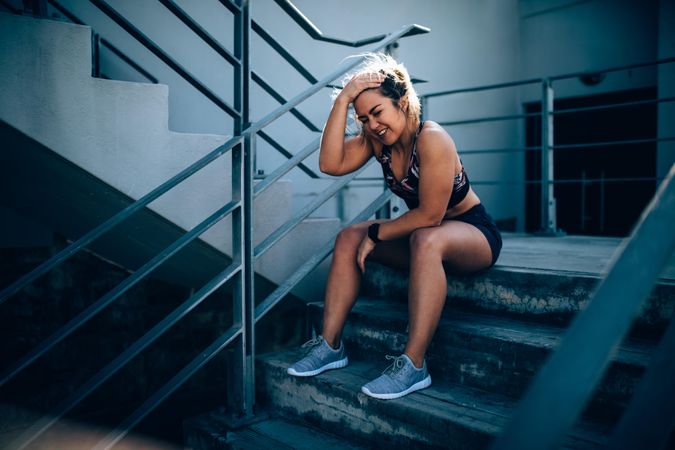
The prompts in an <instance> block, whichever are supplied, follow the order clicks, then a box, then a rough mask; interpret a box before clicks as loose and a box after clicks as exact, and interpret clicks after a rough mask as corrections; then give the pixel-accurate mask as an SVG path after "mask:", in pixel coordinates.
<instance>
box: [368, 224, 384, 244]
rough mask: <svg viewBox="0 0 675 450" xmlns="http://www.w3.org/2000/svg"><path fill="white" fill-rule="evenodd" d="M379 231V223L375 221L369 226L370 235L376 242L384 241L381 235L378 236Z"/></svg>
mask: <svg viewBox="0 0 675 450" xmlns="http://www.w3.org/2000/svg"><path fill="white" fill-rule="evenodd" d="M379 232H380V224H379V223H374V224H372V225H370V226H369V227H368V237H369V238H370V239H371V240H372V241H373V242H374V243H376V244H377V243H378V242H382V240H381V239H380V238H379V237H377V235H378V234H379Z"/></svg>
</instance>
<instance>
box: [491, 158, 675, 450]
mask: <svg viewBox="0 0 675 450" xmlns="http://www.w3.org/2000/svg"><path fill="white" fill-rule="evenodd" d="M673 177H675V164H674V165H673V166H671V168H670V171H669V173H668V175H667V177H666V179H665V180H664V182H663V183H661V186H660V187H659V189H658V191H657V192H656V194H655V195H654V197H653V198H652V200H651V202H650V203H649V205H648V206H647V207H646V208H645V210H644V211H643V213H642V215H641V217H640V220H639V221H638V224H637V225H636V226H635V228H634V229H633V232H632V233H631V235H630V237H628V238H626V239H624V240H623V241H622V242H621V245H620V246H619V248H617V250H616V252H615V253H614V256H613V257H612V260H611V261H610V263H609V265H608V270H607V275H606V276H605V277H604V279H603V280H602V281H601V282H600V284H599V285H598V287H597V288H596V290H595V291H594V293H593V295H592V297H591V300H590V302H589V303H588V305H587V306H586V308H584V310H583V311H581V312H580V313H579V314H578V315H577V316H576V318H575V320H574V321H573V322H572V325H571V326H570V327H569V328H568V330H567V331H566V332H565V334H564V336H563V338H562V340H561V342H560V344H559V345H558V347H557V348H556V350H555V352H554V353H553V354H552V355H551V356H550V357H549V358H548V360H547V361H546V363H545V365H544V366H543V368H542V369H541V370H540V371H539V373H538V374H537V376H536V378H535V379H534V380H533V382H532V383H531V385H530V387H529V388H528V391H527V393H526V394H525V396H524V398H523V399H522V400H521V401H520V403H519V405H518V406H517V408H516V410H515V413H514V416H513V418H512V419H511V421H510V423H509V424H507V426H506V427H505V429H504V432H503V433H502V434H501V435H500V436H498V437H497V439H496V441H495V442H494V444H493V446H492V449H493V450H506V449H519V450H534V449H542V448H547V449H548V448H558V447H559V446H560V445H561V443H562V441H563V439H564V437H565V435H566V434H567V432H568V430H569V429H570V428H571V427H572V425H573V424H574V422H575V421H576V420H577V418H578V417H579V414H581V412H582V411H583V409H584V406H585V405H586V404H587V401H588V399H589V398H590V397H591V395H592V394H593V391H594V389H595V386H596V385H597V383H598V382H600V380H601V379H602V376H603V374H604V373H605V371H606V369H607V366H608V365H609V362H610V360H611V356H612V354H613V353H614V351H615V350H616V348H617V346H618V345H619V344H620V343H621V341H622V339H623V338H624V336H625V335H626V333H627V332H628V330H629V329H630V326H631V324H632V323H633V321H634V319H635V317H636V316H637V315H638V312H639V309H640V305H642V304H643V303H644V300H645V299H646V298H647V297H648V296H649V293H650V291H651V290H652V287H653V285H654V281H655V280H656V278H657V277H658V276H659V274H660V273H661V271H662V270H663V268H664V267H665V266H666V264H667V263H668V260H669V259H670V257H671V256H672V254H673V250H675V233H673V225H674V224H675V182H674V181H675V180H673ZM657 236H658V239H657V240H655V239H654V238H655V237H657ZM657 241H658V242H657ZM589 336H592V339H589ZM543 412H545V413H543Z"/></svg>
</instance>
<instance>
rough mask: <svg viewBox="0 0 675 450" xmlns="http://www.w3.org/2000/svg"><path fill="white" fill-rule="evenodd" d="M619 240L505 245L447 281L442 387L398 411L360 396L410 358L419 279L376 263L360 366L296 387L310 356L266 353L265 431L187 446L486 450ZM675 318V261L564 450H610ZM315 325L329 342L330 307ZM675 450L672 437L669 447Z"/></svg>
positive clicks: (357, 326) (203, 428) (353, 340)
mask: <svg viewBox="0 0 675 450" xmlns="http://www.w3.org/2000/svg"><path fill="white" fill-rule="evenodd" d="M619 243H620V240H619V239H614V238H587V237H573V236H570V237H560V238H538V237H529V236H521V235H515V234H507V235H505V239H504V249H503V251H502V256H501V257H500V261H499V262H498V264H497V265H496V266H495V267H494V268H493V269H491V270H489V271H487V272H484V273H481V274H477V275H473V276H462V277H451V276H449V277H448V286H449V293H448V300H447V303H446V306H445V310H444V313H443V316H442V319H441V322H440V324H439V327H438V330H437V332H436V335H435V337H434V340H433V341H432V344H431V347H430V349H429V351H428V354H427V364H428V367H429V371H430V374H431V376H432V380H433V384H432V386H431V387H430V388H428V389H425V390H422V391H418V392H416V393H413V394H410V395H408V396H406V397H403V398H401V399H396V400H388V401H382V400H376V399H373V398H370V397H368V396H366V395H365V394H362V393H361V386H362V385H363V384H365V383H366V382H368V381H370V380H371V379H373V378H375V377H377V376H379V374H380V373H381V371H382V370H383V369H384V368H385V367H386V366H387V364H388V363H387V361H385V359H384V355H387V354H389V355H399V354H400V353H402V352H403V349H404V347H405V343H406V340H407V332H406V331H407V322H408V319H407V317H408V315H407V314H408V312H407V305H406V297H407V286H406V284H407V274H406V273H405V272H402V271H397V270H393V269H389V268H386V267H384V266H380V265H378V264H369V265H368V266H367V269H366V276H365V279H364V283H363V287H362V292H361V296H360V297H359V299H358V300H357V302H356V304H355V306H354V308H353V310H352V312H351V314H350V316H349V318H348V321H347V324H346V326H345V329H344V333H343V340H344V342H345V344H346V346H347V350H348V355H349V358H350V364H349V366H347V367H346V368H344V369H340V370H333V371H328V372H325V373H323V374H321V375H319V376H316V377H310V378H296V377H292V376H289V375H288V374H287V373H286V369H287V367H288V366H289V365H290V364H291V363H292V362H294V361H296V360H297V359H299V358H300V357H302V354H303V351H302V350H300V349H297V348H294V349H290V350H288V351H285V352H275V353H268V354H264V355H259V356H258V358H257V365H256V368H257V376H258V377H259V378H260V381H259V383H258V397H257V398H258V401H259V402H260V407H261V409H262V410H264V411H265V412H267V413H268V414H269V415H270V416H271V419H270V420H269V422H270V424H268V426H267V428H263V427H262V426H260V425H256V426H252V427H250V428H248V429H245V430H243V431H242V430H240V431H236V430H228V429H227V427H226V426H225V425H223V424H222V422H219V420H218V417H219V415H218V414H217V413H213V414H211V415H206V416H201V417H199V418H196V419H193V420H191V421H189V422H188V423H186V443H187V444H188V447H189V448H192V449H195V450H196V449H200V450H201V449H220V448H256V445H260V443H261V442H268V444H269V443H270V442H275V440H276V442H277V443H278V444H279V445H281V444H282V442H283V441H282V440H281V437H280V436H281V435H283V433H282V434H280V433H279V431H275V430H277V429H278V428H283V427H285V426H286V425H283V426H276V427H275V426H273V425H272V424H274V423H278V422H279V421H282V423H283V421H286V423H292V424H294V426H296V427H297V426H298V425H299V424H302V425H303V426H304V427H305V429H306V430H317V429H318V430H321V431H320V432H319V431H316V432H314V431H313V432H312V433H313V434H311V436H313V438H311V439H310V438H309V437H298V439H297V440H296V441H295V443H294V444H291V445H290V446H288V447H281V448H310V446H309V443H311V444H312V445H315V447H314V448H316V447H318V446H321V445H324V444H323V442H324V440H325V442H332V441H331V439H334V436H335V435H338V436H341V437H342V438H343V439H345V442H346V443H349V444H350V445H354V446H362V447H363V448H401V449H403V448H425V449H426V448H439V449H440V448H452V449H481V448H488V446H489V444H490V443H491V442H492V440H493V439H494V437H495V436H496V435H497V434H499V432H500V431H501V430H502V429H503V428H504V426H505V425H506V423H507V422H508V421H509V419H510V417H511V416H512V414H513V411H514V408H515V405H516V404H517V401H518V399H519V398H520V397H522V395H523V393H524V392H525V390H526V388H527V386H528V384H529V383H530V382H531V380H532V378H533V376H534V375H535V374H536V373H537V372H538V371H539V369H540V368H541V366H542V365H543V364H544V362H545V361H546V358H547V357H548V356H549V355H550V354H551V352H552V350H554V349H555V348H556V347H557V345H558V343H559V342H560V340H561V336H562V335H563V333H564V332H565V329H566V325H567V324H568V323H569V321H570V319H571V318H572V317H573V316H574V315H575V313H577V312H579V311H580V310H581V309H583V308H584V307H585V305H586V302H587V300H588V297H589V296H590V294H591V293H592V290H593V289H594V287H595V285H596V284H597V282H598V281H599V280H600V279H601V278H602V276H603V270H604V268H605V266H606V265H607V263H608V262H609V260H610V258H611V256H612V254H613V252H614V251H615V250H616V248H617V247H618V245H619ZM561 249H566V251H561ZM674 308H675V264H673V262H671V264H670V266H669V267H668V268H667V269H666V270H665V271H664V272H663V274H662V275H661V278H660V279H659V281H658V283H657V285H656V286H655V289H654V291H653V292H652V294H651V297H650V299H649V301H648V302H646V305H645V307H644V308H643V310H642V312H641V314H640V316H639V318H638V320H637V321H636V324H635V326H634V328H633V332H632V334H631V336H630V337H628V338H627V339H625V340H624V342H623V344H622V345H621V347H620V348H619V349H618V350H617V351H616V353H615V354H614V356H613V358H612V362H611V365H610V367H609V369H608V371H607V372H606V374H605V376H604V379H603V381H602V383H601V384H600V385H599V387H598V389H597V391H596V392H595V394H594V396H593V398H592V400H591V401H590V402H589V404H588V405H587V406H586V409H585V412H584V414H583V416H582V418H581V419H580V420H579V421H578V423H577V424H576V426H575V427H574V429H573V431H572V432H571V433H570V434H569V435H568V436H567V439H566V441H565V444H564V446H565V448H579V449H580V448H584V449H585V448H604V447H605V446H606V444H607V437H608V435H609V433H610V431H611V430H612V427H613V425H614V424H616V422H617V420H618V419H619V417H620V415H621V413H622V411H623V410H624V408H625V407H626V405H627V403H628V402H629V400H630V399H631V396H632V394H633V392H634V390H635V387H636V385H637V384H638V382H639V381H640V379H641V377H642V375H643V373H644V371H645V368H646V367H647V364H648V362H649V361H650V356H651V354H652V353H653V352H654V349H655V347H656V343H657V341H658V337H659V334H660V333H662V332H663V329H664V326H665V324H666V323H667V319H668V318H669V317H670V316H671V315H672V313H673V309H674ZM307 317H308V321H309V323H310V324H311V326H312V327H313V328H314V329H315V330H318V332H320V330H321V326H320V324H321V320H322V317H323V304H322V302H314V303H310V304H308V306H307ZM589 339H592V336H589ZM542 414H546V412H545V411H542ZM256 427H257V428H256ZM308 433H309V432H308ZM322 433H326V435H324V434H322ZM673 437H675V436H673ZM256 439H257V440H256ZM269 445H271V444H269ZM284 445H286V444H284ZM326 445H327V446H328V448H331V447H330V445H329V444H326ZM673 445H675V440H674V439H673V438H672V437H671V442H670V447H669V448H673Z"/></svg>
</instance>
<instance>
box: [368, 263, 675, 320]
mask: <svg viewBox="0 0 675 450" xmlns="http://www.w3.org/2000/svg"><path fill="white" fill-rule="evenodd" d="M366 274H367V275H366V276H365V277H364V280H363V283H362V288H361V293H362V295H365V296H370V297H382V298H389V299H398V300H401V301H406V299H407V297H408V273H407V272H405V271H400V270H394V269H391V268H388V267H385V266H382V265H379V264H372V263H369V264H368V266H367V269H366ZM598 281H599V278H597V277H593V276H587V275H581V274H569V275H563V274H560V273H549V272H537V271H532V270H516V269H501V268H498V267H496V268H494V269H491V270H489V271H487V272H482V273H479V274H476V275H466V276H448V299H452V302H453V303H454V304H455V305H461V306H466V307H469V308H472V309H478V310H487V311H500V312H506V313H512V314H517V315H521V316H527V317H531V318H536V319H537V320H541V321H548V322H551V323H564V322H568V321H569V320H570V319H571V318H572V317H574V315H575V314H576V313H577V312H579V311H580V310H582V309H584V308H585V307H586V305H587V304H588V299H589V298H590V296H591V295H592V293H593V292H594V289H595V288H596V286H597V283H598ZM673 313H675V286H673V285H671V284H668V283H665V282H664V283H660V284H657V285H656V286H655V287H654V290H653V291H652V293H651V295H650V297H649V300H648V301H646V302H645V304H644V305H643V307H642V309H641V311H640V314H639V316H638V318H637V320H636V325H638V326H640V327H643V328H648V329H651V330H652V332H653V331H654V329H655V328H656V329H664V328H665V326H666V325H667V324H668V323H669V322H668V321H669V320H670V317H672V315H673Z"/></svg>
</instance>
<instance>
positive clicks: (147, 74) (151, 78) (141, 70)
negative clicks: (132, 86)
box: [99, 38, 159, 84]
mask: <svg viewBox="0 0 675 450" xmlns="http://www.w3.org/2000/svg"><path fill="white" fill-rule="evenodd" d="M99 42H100V43H101V45H103V46H105V47H107V48H108V50H110V51H111V52H113V53H114V54H115V55H117V57H118V58H120V59H121V60H122V61H124V62H125V63H127V64H129V65H130V66H131V67H133V68H134V69H135V70H136V72H138V73H140V74H141V75H143V76H144V77H145V78H146V79H147V80H149V81H150V82H151V83H155V84H157V83H159V80H157V78H155V77H154V76H152V74H150V72H148V71H147V70H145V69H144V68H142V67H141V66H139V65H138V64H136V62H135V61H134V60H132V59H131V58H129V57H128V56H127V55H125V54H124V53H123V52H122V51H121V50H120V49H118V48H117V47H115V46H114V45H113V44H111V43H110V42H108V41H107V40H106V39H104V38H101V39H100V40H99Z"/></svg>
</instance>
